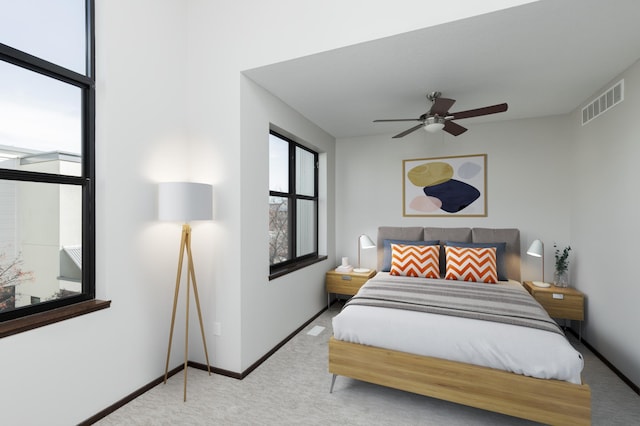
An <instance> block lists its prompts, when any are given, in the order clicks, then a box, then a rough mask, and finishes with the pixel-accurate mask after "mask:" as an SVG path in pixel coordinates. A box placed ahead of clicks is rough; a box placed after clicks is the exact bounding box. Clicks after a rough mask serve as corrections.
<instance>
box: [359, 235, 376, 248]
mask: <svg viewBox="0 0 640 426" xmlns="http://www.w3.org/2000/svg"><path fill="white" fill-rule="evenodd" d="M375 246H376V244H375V243H374V242H373V241H371V238H369V236H368V235H365V234H362V235H360V247H362V248H363V249H367V248H371V247H375Z"/></svg>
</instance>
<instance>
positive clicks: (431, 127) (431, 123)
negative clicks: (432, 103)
mask: <svg viewBox="0 0 640 426" xmlns="http://www.w3.org/2000/svg"><path fill="white" fill-rule="evenodd" d="M442 129H444V118H441V117H429V118H427V119H426V120H425V122H424V130H426V131H427V132H429V133H435V132H438V131H440V130H442Z"/></svg>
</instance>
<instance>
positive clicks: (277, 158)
mask: <svg viewBox="0 0 640 426" xmlns="http://www.w3.org/2000/svg"><path fill="white" fill-rule="evenodd" d="M269 191H277V192H289V142H287V141H285V140H283V139H280V138H279V137H277V136H275V135H272V134H270V135H269Z"/></svg>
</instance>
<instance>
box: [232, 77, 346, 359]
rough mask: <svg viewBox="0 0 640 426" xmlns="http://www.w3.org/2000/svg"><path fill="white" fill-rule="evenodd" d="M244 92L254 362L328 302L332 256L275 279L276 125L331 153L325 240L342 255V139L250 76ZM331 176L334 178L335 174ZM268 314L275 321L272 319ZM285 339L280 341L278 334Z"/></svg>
mask: <svg viewBox="0 0 640 426" xmlns="http://www.w3.org/2000/svg"><path fill="white" fill-rule="evenodd" d="M241 83H242V84H241V93H242V97H241V98H242V109H241V111H242V114H241V115H242V117H243V119H242V135H241V136H242V148H241V153H242V155H241V158H242V162H241V171H242V190H241V194H242V207H241V211H242V228H241V243H242V256H241V262H242V264H241V268H240V274H241V279H242V304H241V311H242V368H243V369H246V368H247V367H249V366H250V365H251V364H252V363H253V362H255V361H256V360H257V359H259V358H260V357H262V356H263V355H264V354H265V353H266V352H268V351H269V350H270V349H272V348H273V347H274V346H275V344H276V343H278V342H279V341H281V340H283V339H284V338H285V337H287V336H288V335H289V334H290V333H291V332H293V331H294V330H295V329H297V328H298V327H299V326H300V325H301V324H303V323H304V322H305V321H307V320H308V319H309V318H310V317H311V316H312V315H313V314H314V313H317V312H320V310H322V309H323V307H324V306H326V293H325V291H324V277H325V272H326V271H327V270H329V269H331V266H330V265H329V263H328V261H326V260H325V261H323V262H320V263H317V264H314V265H313V266H311V267H307V268H305V269H302V270H299V271H296V272H294V273H291V274H287V275H285V276H282V277H279V278H276V279H274V280H272V281H269V279H268V277H269V250H268V247H269V235H268V232H267V230H268V229H269V220H268V217H269V211H268V209H269V205H268V194H269V164H268V161H267V159H268V158H269V124H270V123H272V124H274V125H275V126H277V127H278V128H279V129H283V130H286V131H287V132H289V133H291V134H292V135H295V136H296V137H297V138H299V139H300V140H298V141H299V142H301V143H304V144H305V145H307V146H308V147H309V148H311V149H313V150H315V151H316V152H318V153H319V154H320V156H321V158H323V161H322V163H323V164H324V166H323V169H324V170H323V173H322V174H323V175H324V176H325V178H324V179H323V178H320V179H319V180H320V182H319V186H320V188H319V192H320V200H319V210H320V211H319V216H320V219H321V220H320V223H321V224H323V225H322V226H319V228H320V229H319V240H320V241H319V246H320V247H329V251H328V252H327V249H325V250H321V251H320V254H321V255H327V254H329V255H330V256H331V257H334V250H335V249H334V247H335V240H334V211H335V208H334V194H335V188H334V185H333V181H334V179H333V176H334V168H333V164H334V152H335V139H334V138H333V137H332V136H331V135H329V134H327V133H326V132H324V131H323V130H322V129H320V128H319V127H317V126H315V125H314V124H313V123H311V122H309V121H308V120H307V119H305V118H304V117H303V116H301V115H300V114H299V113H297V112H295V111H294V110H292V109H291V108H290V107H288V106H287V105H285V104H284V103H282V101H280V100H279V99H277V98H275V97H274V96H273V95H271V94H270V93H269V92H267V91H265V90H264V89H263V88H262V87H260V86H258V85H257V84H255V83H253V82H252V81H251V80H249V79H247V78H243V79H242V82H241ZM328 176H331V179H330V180H327V177H328ZM267 318H268V320H267ZM278 339H279V340H278Z"/></svg>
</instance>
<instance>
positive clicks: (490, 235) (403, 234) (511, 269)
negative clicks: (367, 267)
mask: <svg viewBox="0 0 640 426" xmlns="http://www.w3.org/2000/svg"><path fill="white" fill-rule="evenodd" d="M384 240H406V241H422V240H439V241H458V242H466V243H472V242H473V243H501V242H504V243H506V249H505V264H506V271H507V277H508V278H509V279H512V280H516V281H520V230H519V229H514V228H433V227H417V226H414V227H398V226H381V227H379V228H378V240H377V251H378V270H379V271H380V270H382V259H383V253H384V248H383V247H384V244H383V243H384Z"/></svg>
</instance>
